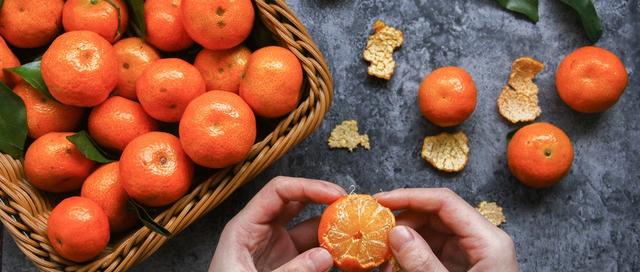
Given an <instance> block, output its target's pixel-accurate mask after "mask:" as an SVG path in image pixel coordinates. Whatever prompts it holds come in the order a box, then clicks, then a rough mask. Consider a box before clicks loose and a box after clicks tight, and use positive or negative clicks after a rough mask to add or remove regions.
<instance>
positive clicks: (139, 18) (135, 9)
mask: <svg viewBox="0 0 640 272" xmlns="http://www.w3.org/2000/svg"><path fill="white" fill-rule="evenodd" d="M126 1H127V4H129V7H131V11H132V12H131V15H132V17H133V24H132V25H133V29H134V31H135V32H136V34H137V35H138V37H140V38H141V39H143V40H144V39H145V38H146V37H147V25H146V23H145V22H144V0H126Z"/></svg>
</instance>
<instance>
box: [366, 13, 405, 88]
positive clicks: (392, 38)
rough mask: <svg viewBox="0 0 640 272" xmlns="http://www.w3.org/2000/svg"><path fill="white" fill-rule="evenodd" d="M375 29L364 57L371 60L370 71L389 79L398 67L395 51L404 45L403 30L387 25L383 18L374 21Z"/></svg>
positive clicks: (373, 74) (372, 74)
mask: <svg viewBox="0 0 640 272" xmlns="http://www.w3.org/2000/svg"><path fill="white" fill-rule="evenodd" d="M373 30H374V33H373V35H371V36H369V40H368V41H367V47H366V48H365V50H364V53H363V57H364V59H365V60H366V61H369V62H370V64H369V69H368V73H369V75H371V76H375V77H378V78H382V79H386V80H389V79H391V76H392V75H393V71H394V69H395V67H396V62H395V61H394V60H393V51H394V50H395V49H396V48H398V47H400V46H401V45H402V42H403V41H404V36H403V34H402V31H400V30H398V29H396V28H393V27H391V26H388V25H386V24H385V23H384V22H383V21H382V20H376V21H375V22H374V23H373Z"/></svg>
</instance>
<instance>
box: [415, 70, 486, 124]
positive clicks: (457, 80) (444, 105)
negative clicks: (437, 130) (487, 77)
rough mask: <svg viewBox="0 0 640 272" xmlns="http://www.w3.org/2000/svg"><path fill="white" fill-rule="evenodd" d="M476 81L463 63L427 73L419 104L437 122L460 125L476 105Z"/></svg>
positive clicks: (421, 87)
mask: <svg viewBox="0 0 640 272" xmlns="http://www.w3.org/2000/svg"><path fill="white" fill-rule="evenodd" d="M476 96H477V93H476V85H475V84H474V83H473V79H472V78H471V75H469V73H467V71H465V70H464V69H462V68H460V67H453V66H450V67H442V68H438V69H436V70H434V71H433V72H431V73H430V74H429V75H427V76H426V77H425V78H424V80H423V81H422V83H421V84H420V89H419V90H418V106H419V107H420V112H422V115H424V117H425V118H427V120H429V121H430V122H431V123H433V124H435V125H436V126H440V127H451V126H457V125H459V124H461V123H462V122H464V120H467V118H469V116H471V114H472V113H473V111H474V110H475V109H476Z"/></svg>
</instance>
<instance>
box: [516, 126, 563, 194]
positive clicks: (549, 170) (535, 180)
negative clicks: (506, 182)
mask: <svg viewBox="0 0 640 272" xmlns="http://www.w3.org/2000/svg"><path fill="white" fill-rule="evenodd" d="M507 162H508V164H509V169H511V173H513V175H514V176H515V177H516V178H517V179H518V180H519V181H520V182H522V183H523V184H525V185H527V186H529V187H533V188H546V187H550V186H551V185H553V184H555V183H557V182H558V181H560V180H561V179H562V178H563V177H564V176H566V175H567V173H569V170H570V169H571V164H572V163H573V146H572V144H571V140H569V137H568V136H567V134H565V133H564V131H562V130H561V129H559V128H558V127H556V126H554V125H552V124H549V123H544V122H539V123H533V124H530V125H526V126H524V127H522V128H520V129H519V130H518V131H517V132H516V133H515V134H514V135H513V138H511V141H510V142H509V146H508V147H507Z"/></svg>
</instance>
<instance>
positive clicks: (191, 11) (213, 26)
mask: <svg viewBox="0 0 640 272" xmlns="http://www.w3.org/2000/svg"><path fill="white" fill-rule="evenodd" d="M254 16H255V14H254V11H253V4H252V3H251V1H250V0H182V22H183V24H184V28H185V30H186V31H187V33H188V34H189V36H190V37H191V38H192V39H193V40H195V41H196V42H198V43H199V44H200V45H202V46H204V47H205V48H208V49H212V50H220V49H229V48H232V47H235V46H237V45H239V44H240V43H242V42H243V41H244V40H245V39H246V38H247V37H248V36H249V34H250V33H251V29H252V28H253V20H254Z"/></svg>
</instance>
